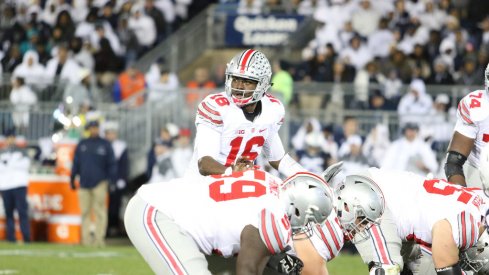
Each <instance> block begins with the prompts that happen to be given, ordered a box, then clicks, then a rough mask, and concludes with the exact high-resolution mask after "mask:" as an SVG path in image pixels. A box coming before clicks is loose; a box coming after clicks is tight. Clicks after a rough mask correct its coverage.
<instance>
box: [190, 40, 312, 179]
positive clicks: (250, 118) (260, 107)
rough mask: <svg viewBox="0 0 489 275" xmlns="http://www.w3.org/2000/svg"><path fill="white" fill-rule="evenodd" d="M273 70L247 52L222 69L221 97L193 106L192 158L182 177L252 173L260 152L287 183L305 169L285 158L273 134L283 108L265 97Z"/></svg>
mask: <svg viewBox="0 0 489 275" xmlns="http://www.w3.org/2000/svg"><path fill="white" fill-rule="evenodd" d="M271 76H272V68H271V66H270V62H269V61H268V59H267V58H266V56H265V55H264V54H263V53H262V52H259V51H256V50H253V49H248V50H245V51H243V52H241V53H239V54H237V55H236V56H234V57H233V58H232V59H231V61H230V62H229V63H228V64H227V69H226V82H225V91H224V92H221V93H217V94H211V95H209V96H207V97H206V98H205V99H204V100H203V101H202V102H201V103H200V104H199V106H198V109H197V115H196V119H195V124H196V127H197V133H196V137H195V145H194V155H193V157H192V160H191V162H190V166H189V168H188V170H187V175H198V174H201V175H204V176H206V175H216V174H227V175H228V174H230V173H231V172H232V171H237V170H238V169H235V168H236V166H241V167H245V168H247V169H251V168H253V161H254V160H255V159H256V158H257V156H258V155H259V154H261V152H262V151H263V152H264V154H265V156H266V157H267V159H268V161H269V163H270V165H271V166H272V167H273V168H275V169H277V170H278V171H280V172H281V173H282V174H284V175H285V176H286V177H289V176H291V175H293V174H295V173H296V172H299V171H305V169H304V168H303V167H302V166H301V165H300V164H298V163H297V162H296V161H295V160H293V159H292V158H291V157H290V156H289V155H288V154H286V153H285V150H284V147H283V145H282V141H281V139H280V136H279V134H278V130H279V129H280V127H281V125H282V123H283V120H284V113H285V110H284V106H283V105H282V103H281V102H280V101H279V100H278V99H276V98H275V97H273V96H271V95H270V94H268V93H267V91H268V89H269V88H270V87H271V85H272V83H270V80H271Z"/></svg>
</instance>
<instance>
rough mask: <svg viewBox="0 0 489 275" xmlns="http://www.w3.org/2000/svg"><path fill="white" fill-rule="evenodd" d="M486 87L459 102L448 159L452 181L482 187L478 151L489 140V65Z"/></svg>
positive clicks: (485, 81) (448, 175) (448, 174)
mask: <svg viewBox="0 0 489 275" xmlns="http://www.w3.org/2000/svg"><path fill="white" fill-rule="evenodd" d="M484 86H485V90H476V91H473V92H471V93H470V94H468V95H466V96H465V97H464V98H463V99H462V100H461V101H460V103H459V104H458V110H457V124H456V125H455V128H454V132H453V136H452V139H451V141H450V144H449V145H448V153H447V158H446V161H445V175H446V177H447V179H448V181H449V182H452V183H456V184H460V185H462V186H467V183H469V186H471V187H482V183H481V180H480V173H479V169H478V168H479V154H480V151H481V149H482V147H483V146H484V145H486V144H487V143H488V142H489V64H488V65H487V67H486V70H485V72H484Z"/></svg>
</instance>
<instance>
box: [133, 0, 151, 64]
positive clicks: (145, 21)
mask: <svg viewBox="0 0 489 275" xmlns="http://www.w3.org/2000/svg"><path fill="white" fill-rule="evenodd" d="M128 27H129V29H130V30H132V31H134V33H135V34H136V38H137V40H138V43H139V45H140V46H141V51H146V50H148V49H149V48H151V47H152V46H153V44H154V43H155V41H156V26H155V22H154V21H153V19H151V17H149V16H147V15H145V14H144V13H143V12H142V7H139V6H133V7H132V9H131V17H130V18H129V21H128ZM141 51H140V53H139V54H141Z"/></svg>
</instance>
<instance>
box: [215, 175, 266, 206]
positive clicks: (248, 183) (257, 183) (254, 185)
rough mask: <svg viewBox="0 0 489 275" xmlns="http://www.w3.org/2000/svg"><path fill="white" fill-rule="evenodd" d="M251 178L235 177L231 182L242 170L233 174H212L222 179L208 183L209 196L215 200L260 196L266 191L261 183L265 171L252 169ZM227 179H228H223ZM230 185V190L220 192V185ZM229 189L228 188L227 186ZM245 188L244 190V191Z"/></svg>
mask: <svg viewBox="0 0 489 275" xmlns="http://www.w3.org/2000/svg"><path fill="white" fill-rule="evenodd" d="M253 174H254V178H255V179H254V180H253V179H236V180H235V181H232V182H231V183H230V182H229V180H232V179H233V178H236V177H241V176H242V175H243V172H240V173H234V174H233V175H229V176H226V175H214V176H213V177H214V178H221V179H222V180H217V181H215V182H213V183H211V184H210V185H209V196H210V197H211V198H212V199H213V200H214V201H216V202H220V201H229V200H237V199H243V198H250V197H261V196H263V195H265V194H266V193H267V188H266V186H265V184H264V183H263V180H265V172H263V171H256V170H255V171H253ZM225 179H228V181H225ZM224 185H230V187H231V191H230V192H222V190H221V189H222V186H224ZM228 189H229V188H228ZM245 190H246V191H245Z"/></svg>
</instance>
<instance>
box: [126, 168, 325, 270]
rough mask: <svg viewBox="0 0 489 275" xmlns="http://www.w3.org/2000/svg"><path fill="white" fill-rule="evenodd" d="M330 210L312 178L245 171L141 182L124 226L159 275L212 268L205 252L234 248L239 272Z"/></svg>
mask: <svg viewBox="0 0 489 275" xmlns="http://www.w3.org/2000/svg"><path fill="white" fill-rule="evenodd" d="M331 210H332V192H331V190H330V189H329V187H328V186H327V185H326V183H325V182H324V180H322V179H321V178H320V177H318V176H315V175H312V174H309V173H298V174H296V175H295V176H292V177H291V178H289V179H287V180H286V181H285V182H284V183H283V184H282V182H281V181H280V180H279V179H278V178H276V177H274V176H272V175H270V174H268V173H266V172H264V171H259V170H248V171H245V172H234V173H232V174H231V175H213V176H207V177H202V176H197V177H188V178H180V179H174V180H171V181H169V182H161V183H153V184H149V185H144V186H142V187H141V188H140V189H139V190H138V192H137V194H136V195H135V196H134V197H133V198H132V199H131V200H130V202H129V204H128V206H127V209H126V213H125V226H126V230H127V234H128V236H129V238H130V240H131V242H132V243H133V244H134V246H135V247H136V249H137V250H138V251H139V253H140V254H141V255H142V256H143V258H144V259H145V261H146V262H147V263H148V264H149V266H150V267H151V268H152V270H153V271H154V272H155V273H157V274H211V273H210V272H209V270H208V267H207V261H206V258H205V256H204V255H210V254H212V253H218V254H220V255H222V256H223V257H230V256H233V255H235V254H236V253H238V252H239V255H238V258H237V263H236V273H237V274H261V273H262V272H263V269H264V267H265V265H266V263H267V261H268V259H269V256H270V255H272V254H276V253H280V252H282V251H285V250H287V249H288V246H290V245H291V244H292V234H293V233H294V232H301V231H304V230H303V228H304V227H305V226H306V225H309V226H310V224H316V223H322V222H324V221H325V219H326V218H327V217H328V216H329V214H330V213H331ZM295 259H297V258H294V257H292V258H291V257H288V258H287V260H289V261H290V265H289V266H287V269H289V271H290V270H294V269H300V267H301V263H300V261H299V260H295ZM281 264H282V263H281V261H278V262H277V265H281ZM275 268H276V269H278V270H280V271H286V270H281V269H282V267H275Z"/></svg>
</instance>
